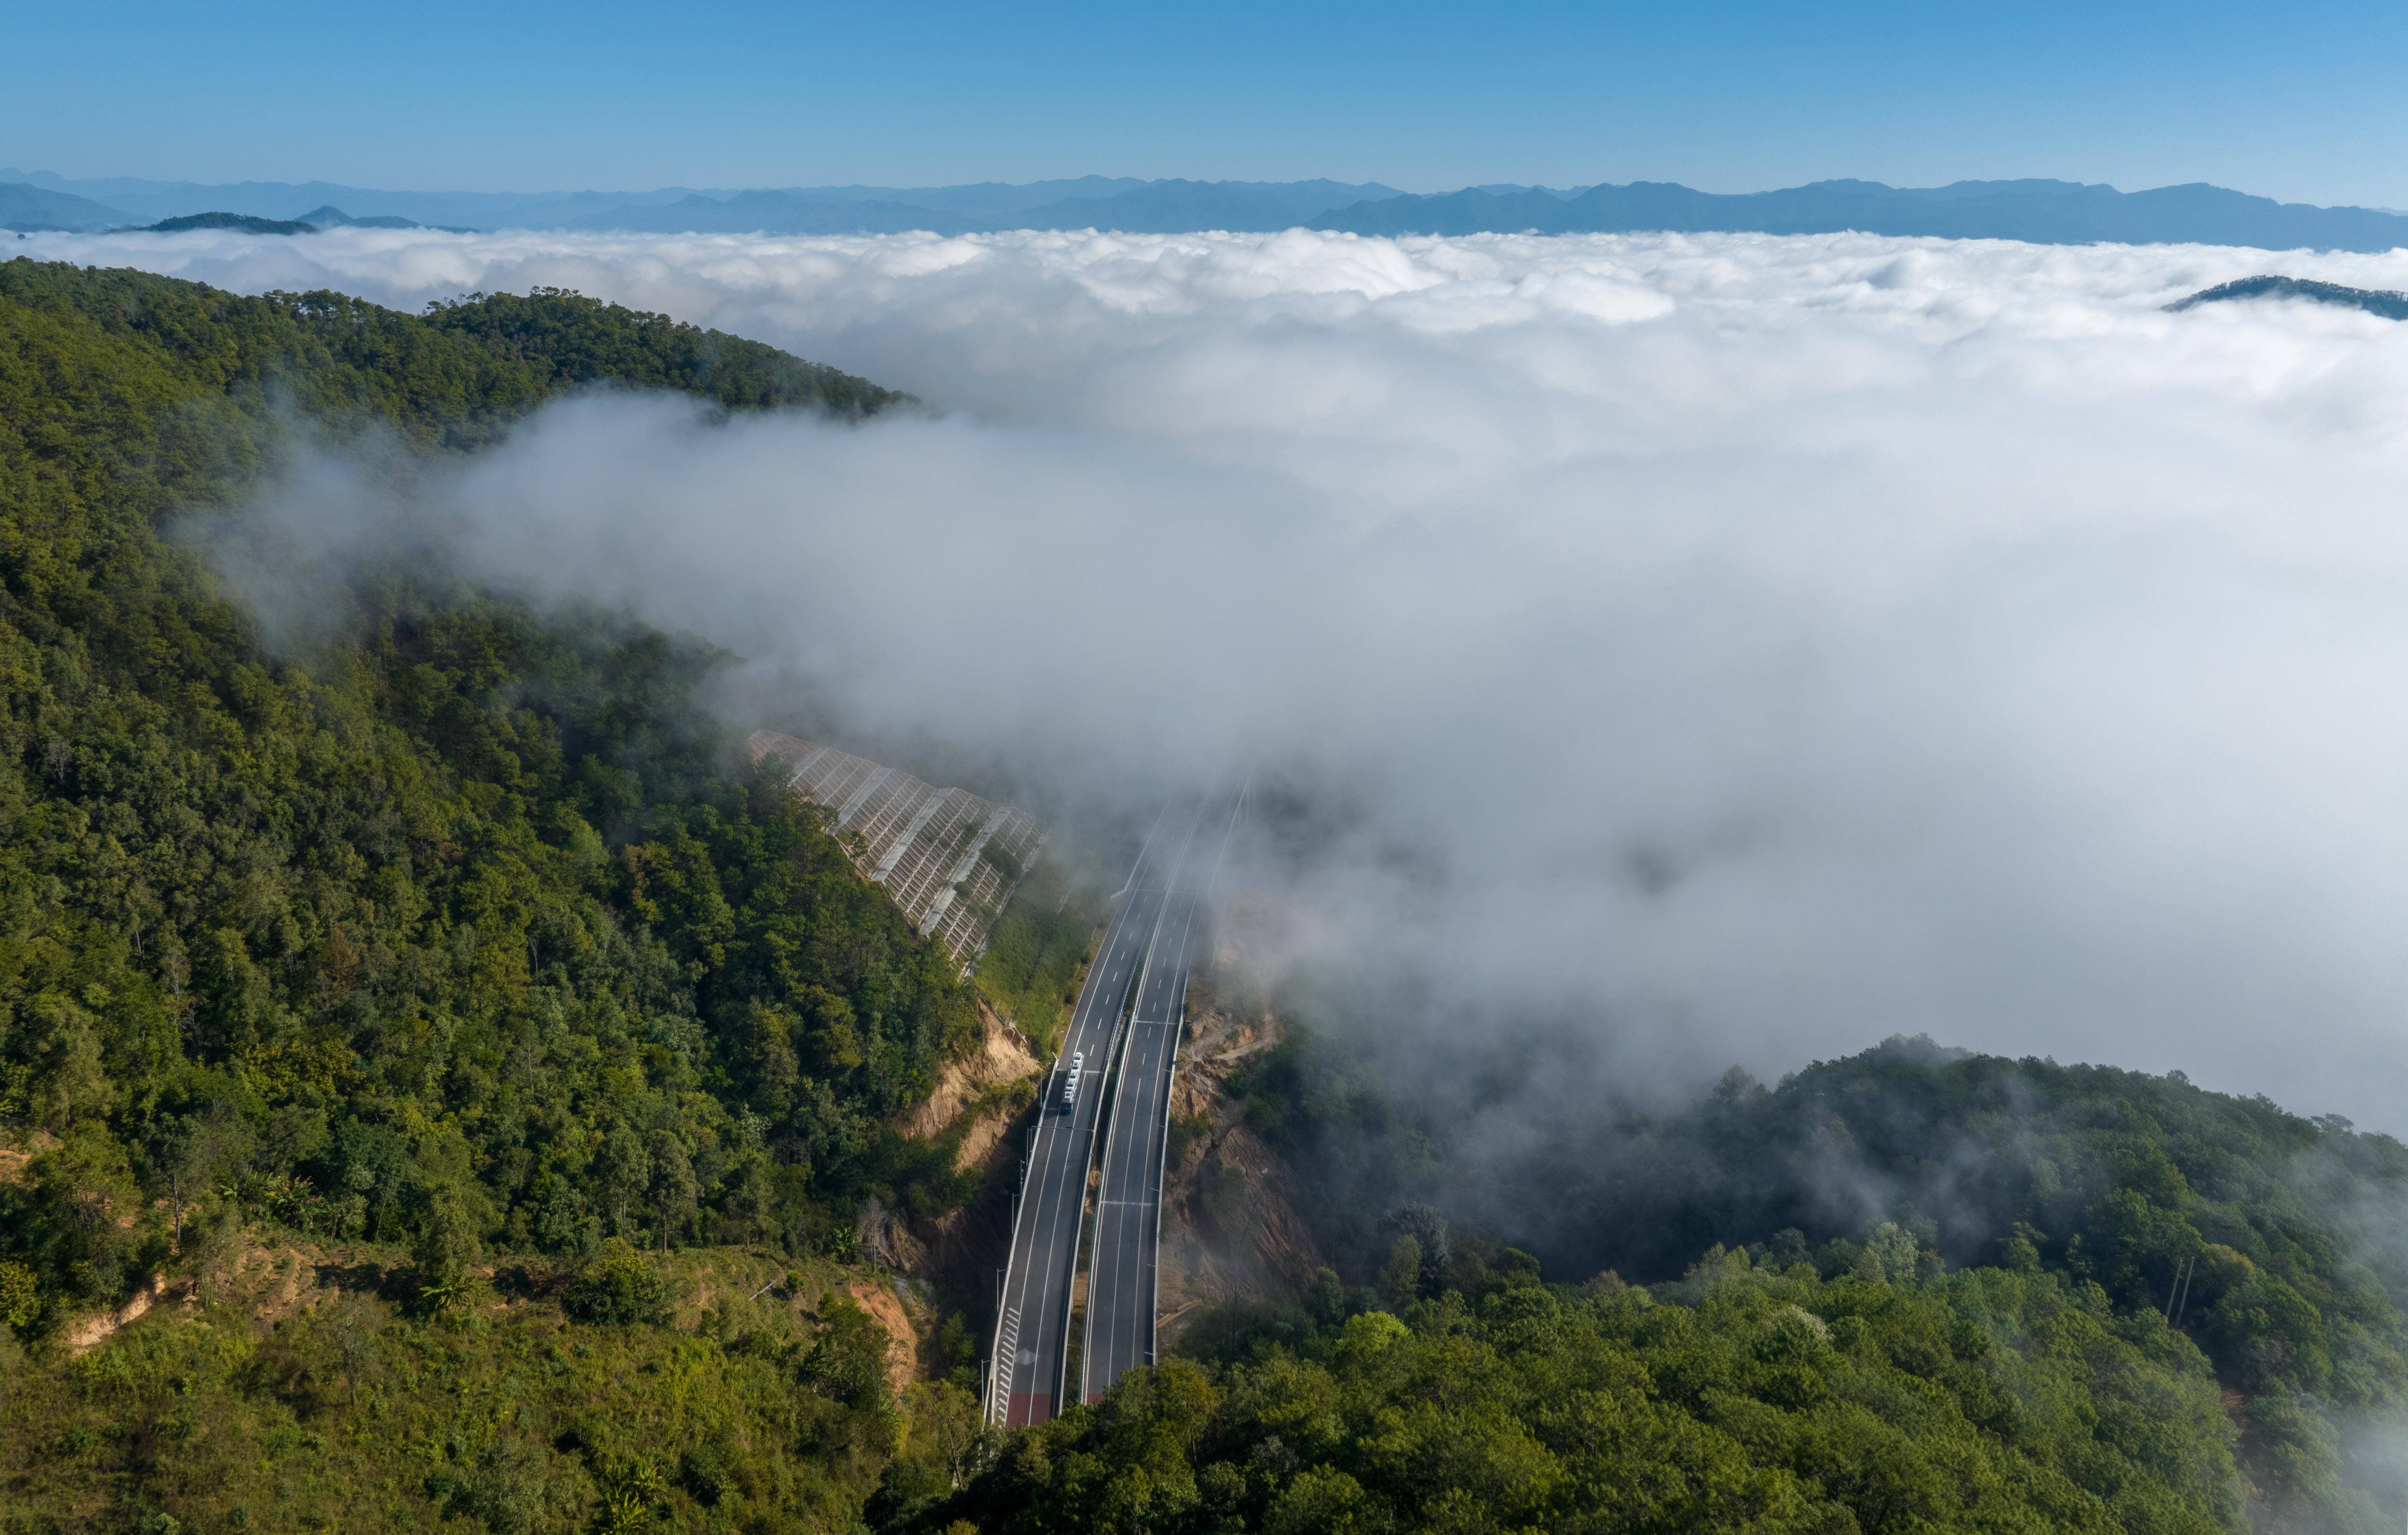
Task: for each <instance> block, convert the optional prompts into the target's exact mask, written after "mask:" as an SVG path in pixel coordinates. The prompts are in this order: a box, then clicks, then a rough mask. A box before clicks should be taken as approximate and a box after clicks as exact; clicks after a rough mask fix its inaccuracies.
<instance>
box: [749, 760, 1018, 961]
mask: <svg viewBox="0 0 2408 1535" xmlns="http://www.w3.org/2000/svg"><path fill="white" fill-rule="evenodd" d="M744 753H745V756H746V757H747V758H748V759H750V761H751V762H752V763H753V765H754V766H755V767H758V766H759V765H760V764H762V763H763V762H766V761H768V760H770V759H773V758H774V759H776V760H777V761H778V763H779V764H780V765H781V767H782V768H785V769H786V775H787V776H786V787H787V789H788V790H789V791H791V792H792V793H794V794H795V795H796V796H799V797H801V798H803V799H805V800H808V801H809V802H810V803H811V804H814V805H817V806H819V807H820V808H821V809H823V810H824V811H827V812H828V818H829V823H830V825H831V826H832V827H833V829H834V830H835V832H836V837H837V840H838V841H839V843H841V844H842V845H843V847H844V850H845V853H846V854H847V855H848V856H850V857H851V858H852V859H853V867H855V868H859V869H860V870H861V872H862V873H863V874H864V875H865V876H867V878H868V879H869V880H871V881H872V882H875V883H878V884H882V885H883V886H885V887H886V893H887V894H888V895H889V896H891V897H893V898H894V901H895V904H896V906H898V907H900V908H901V909H902V911H903V915H904V916H905V917H906V918H908V919H909V920H910V924H911V925H912V926H913V927H915V928H917V929H918V930H919V932H920V933H921V935H922V936H923V937H930V938H934V939H936V940H938V941H939V942H940V943H942V944H944V946H945V949H946V951H947V952H948V953H950V954H952V955H953V957H954V958H955V959H957V960H959V961H961V963H962V964H963V965H964V966H965V967H968V965H969V963H970V962H971V961H972V960H974V959H976V958H977V957H978V956H979V954H981V953H982V952H983V951H984V950H985V948H986V940H987V935H988V934H989V933H991V932H992V931H994V928H995V923H996V917H998V916H1000V915H1001V914H1002V912H1003V906H1004V902H1005V901H1007V900H1009V899H1010V898H1011V889H1012V886H1013V885H1015V884H1017V883H1018V882H1019V880H1020V873H1021V870H1023V869H1024V868H1026V867H1027V866H1028V861H1029V860H1030V859H1032V858H1034V857H1035V856H1036V855H1037V852H1038V849H1039V848H1040V847H1042V846H1043V845H1044V842H1045V828H1044V827H1043V826H1041V825H1039V824H1038V821H1037V818H1036V817H1034V816H1032V815H1030V814H1029V813H1028V812H1027V811H1020V810H1014V809H1012V808H1011V807H1010V806H1008V805H996V804H992V803H990V802H988V801H986V800H983V799H981V798H980V797H979V796H976V795H974V794H971V793H970V792H969V791H968V790H967V789H939V788H935V787H933V786H931V785H929V784H926V783H924V782H921V781H920V780H918V779H916V778H914V777H912V776H911V775H910V774H909V773H907V772H904V771H902V770H900V769H899V768H883V767H881V766H879V765H878V764H877V763H874V762H871V761H869V760H868V759H867V758H865V757H856V756H853V754H852V753H846V752H839V751H838V750H837V749H836V748H835V747H833V746H821V745H817V744H815V743H813V742H810V741H807V740H804V739H800V738H799V737H796V736H781V735H780V734H778V733H777V732H776V731H774V730H756V731H754V732H753V735H752V737H751V739H748V740H746V741H745V743H744Z"/></svg>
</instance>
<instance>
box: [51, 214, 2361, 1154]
mask: <svg viewBox="0 0 2408 1535" xmlns="http://www.w3.org/2000/svg"><path fill="white" fill-rule="evenodd" d="M18 249H19V250H21V251H27V252H28V253H36V254H45V255H65V256H70V257H72V258H73V259H76V260H79V261H85V262H98V263H108V264H120V263H123V264H132V265H143V266H147V267H150V268H153V269H156V270H161V271H168V272H173V273H176V274H178V275H181V276H187V277H192V278H196V279H199V280H205V281H209V282H213V283H218V284H221V285H223V286H227V287H233V288H237V289H243V290H247V291H254V292H255V291H260V290H263V289H266V288H270V287H279V288H301V287H311V286H327V287H335V288H339V289H342V290H344V291H347V292H352V293H357V294H365V295H366V296H368V297H371V298H376V299H380V300H382V301H384V302H388V303H394V304H399V305H404V306H414V305H416V304H419V303H422V302H423V301H424V300H426V299H428V298H432V297H438V296H448V295H452V294H461V293H465V292H468V291H471V290H475V289H480V288H482V289H489V290H491V289H520V290H523V289H524V288H526V287H528V286H530V285H533V284H538V283H551V284H560V285H565V286H569V287H575V288H579V289H581V290H583V291H585V292H587V293H590V294H597V295H601V296H607V297H609V298H614V299H618V300H621V301H624V302H625V303H628V304H631V305H636V306H639V307H643V308H660V309H666V310H667V311H669V312H671V313H673V314H676V315H678V316H680V317H681V318H684V319H689V320H694V321H697V322H700V323H706V324H710V325H714V326H719V327H721V328H724V329H727V330H732V331H736V332H739V333H741V334H744V335H747V336H752V337H759V338H761V339H765V340H769V341H773V342H776V343H778V344H780V345H782V346H786V347H788V348H790V349H792V350H794V351H799V352H802V353H803V354H805V355H808V356H811V357H815V358H819V359H823V360H826V361H830V362H834V363H836V364H838V365H839V366H844V367H847V368H849V369H852V370H853V371H857V372H861V373H864V374H867V375H868V376H870V377H872V378H875V379H877V380H879V381H881V382H885V383H890V384H894V385H897V386H900V387H903V388H907V389H910V390H912V391H914V392H915V393H918V394H920V395H923V396H924V397H925V398H927V399H928V400H929V401H931V402H932V403H934V404H936V405H938V406H939V407H942V408H944V409H946V410H947V411H948V412H949V414H947V415H945V416H944V417H943V418H942V419H938V420H909V421H890V422H886V423H879V424H873V425H871V426H869V427H867V428H864V429H859V430H853V429H844V428H835V427H829V426H825V425H821V424H816V423H807V422H799V421H791V420H788V421H753V422H747V423H739V424H738V425H736V426H734V427H732V428H728V429H724V430H713V429H708V428H704V427H702V426H699V425H697V424H696V423H695V421H694V420H693V418H692V417H691V416H690V415H689V414H688V413H686V412H684V411H682V410H680V409H671V408H666V407H663V406H661V405H659V404H657V403H650V402H642V401H634V400H628V399H624V398H620V399H594V400H586V401H582V402H578V403H574V404H571V405H568V406H565V407H562V408H557V409H552V410H549V411H547V412H546V413H545V414H544V415H543V416H542V417H541V418H539V419H538V422H536V423H534V424H533V425H532V426H531V427H529V428H528V429H527V430H525V431H524V432H523V433H521V434H520V435H519V436H518V437H517V438H515V439H514V440H513V441H512V442H511V443H510V444H509V446H508V447H506V448H505V449H503V450H502V451H500V452H498V453H496V454H495V455H494V456H493V457H492V458H490V459H489V460H487V461H485V462H483V463H481V464H480V465H479V466H476V467H475V468H474V469H472V470H471V471H469V472H467V473H466V474H465V475H464V476H462V477H461V478H460V480H459V481H458V483H457V484H456V485H455V486H454V487H453V491H454V493H455V494H456V496H457V497H458V502H459V505H460V506H462V507H463V508H465V509H467V510H469V511H470V512H471V513H473V514H474V519H475V523H476V525H477V526H479V527H480V528H481V529H482V530H483V531H482V533H481V535H480V538H481V543H480V549H481V552H482V555H483V557H484V558H485V559H487V560H488V561H489V562H490V563H491V564H492V566H493V567H495V569H497V570H501V571H505V572H507V573H509V575H510V576H511V577H513V578H515V579H517V580H520V581H526V582H529V583H533V584H537V585H549V586H551V587H553V588H556V589H577V590H586V591H593V592H596V593H599V594H600V595H607V596H622V597H625V598H628V599H630V600H633V601H636V602H638V604H640V605H641V606H642V607H643V608H644V609H645V610H647V611H648V612H649V613H650V614H651V615H652V616H653V617H655V618H657V619H659V620H662V621H664V622H667V623H671V624H680V625H683V626H687V627H691V628H694V629H696V630H699V631H701V632H703V633H706V634H709V635H711V636H712V637H714V638H720V639H722V640H724V641H725V642H728V643H730V644H733V645H735V646H737V647H738V648H739V649H741V650H743V651H744V652H745V653H748V654H750V655H753V656H755V657H757V658H760V659H761V660H763V661H765V662H768V663H772V664H786V665H791V666H794V667H798V668H800V669H802V670H803V671H805V672H807V673H808V674H809V675H810V676H811V677H813V678H814V679H816V680H817V681H819V683H820V684H821V685H822V686H824V688H825V689H826V691H827V694H828V696H830V697H831V698H833V699H834V700H836V701H837V702H838V704H839V705H840V706H841V707H842V708H843V709H844V710H846V711H847V713H848V715H849V717H851V718H853V719H855V720H857V721H859V722H860V724H862V726H863V727H864V728H866V729H877V730H900V729H910V728H914V727H928V728H935V729H939V730H940V731H942V732H944V733H947V734H950V735H952V736H954V737H956V738H958V739H964V740H966V741H968V742H969V743H971V744H973V745H975V746H977V747H980V748H992V749H995V750H999V751H1003V752H1006V753H1011V755H1012V756H1013V757H1014V758H1015V759H1016V760H1018V761H1020V762H1022V763H1024V764H1027V765H1030V766H1032V767H1037V768H1047V767H1052V768H1055V769H1056V770H1062V771H1066V772H1067V771H1068V770H1069V769H1067V768H1062V765H1063V764H1066V763H1071V762H1082V763H1085V764H1089V765H1090V767H1089V768H1088V769H1087V771H1088V773H1089V779H1088V782H1095V783H1097V784H1102V783H1123V784H1125V783H1130V782H1137V783H1147V784H1160V783H1166V782H1170V781H1172V780H1173V779H1175V778H1176V777H1177V776H1179V775H1180V774H1181V773H1182V772H1183V771H1188V770H1193V769H1194V768H1195V767H1196V765H1197V764H1211V763H1217V762H1219V761H1221V760H1223V759H1224V758H1226V757H1227V756H1229V755H1230V754H1232V753H1243V754H1251V756H1252V757H1253V758H1254V760H1256V761H1259V762H1262V763H1265V764H1268V765H1272V766H1275V767H1280V768H1294V769H1297V770H1299V771H1303V772H1307V773H1310V774H1312V775H1315V776H1316V777H1317V778H1318V779H1319V780H1320V781H1322V782H1330V781H1333V780H1340V779H1342V780H1345V781H1349V782H1353V783H1354V784H1355V785H1356V786H1357V791H1358V795H1359V800H1358V809H1359V811H1360V819H1359V820H1358V821H1356V822H1355V823H1354V824H1353V826H1352V829H1351V830H1350V831H1349V833H1348V834H1347V836H1346V837H1345V838H1343V839H1340V841H1339V842H1337V843H1336V844H1334V845H1333V849H1332V850H1330V851H1328V853H1327V855H1326V856H1325V857H1323V858H1322V859H1320V860H1318V861H1316V862H1315V863H1314V864H1313V865H1312V867H1311V868H1309V869H1308V870H1307V871H1306V873H1305V874H1304V876H1303V880H1302V890H1301V895H1302V897H1303V900H1304V902H1305V907H1306V909H1307V910H1309V911H1312V913H1313V914H1314V917H1315V921H1316V931H1317V933H1318V934H1319V936H1320V938H1321V939H1322V940H1324V941H1326V942H1327V943H1329V944H1331V945H1333V946H1335V947H1337V948H1339V949H1340V950H1342V951H1344V952H1347V953H1351V954H1354V955H1355V956H1356V957H1358V958H1360V959H1363V960H1365V961H1366V962H1369V963H1374V964H1377V965H1379V966H1381V967H1383V968H1387V969H1390V970H1392V971H1402V972H1405V973H1410V974H1411V975H1412V977H1413V978H1414V979H1415V980H1416V981H1417V982H1419V983H1426V989H1425V991H1424V992H1423V995H1424V996H1425V997H1426V1002H1427V1005H1428V1006H1429V1007H1430V1008H1431V1009H1432V1010H1433V1011H1434V1012H1436V1013H1437V1014H1439V1015H1442V1016H1446V1017H1451V1018H1455V1019H1465V1020H1468V1019H1471V1018H1475V1017H1481V1016H1485V1017H1488V1018H1491V1019H1495V1020H1500V1021H1510V1020H1511V1019H1512V1018H1513V1017H1514V1016H1516V1015H1517V1014H1519V1013H1522V1012H1524V1011H1531V1012H1538V1013H1544V1014H1549V1015H1555V1016H1561V1015H1563V1014H1564V1013H1565V1012H1567V1011H1570V1012H1574V1013H1577V1014H1578V1015H1580V1016H1583V1017H1587V1018H1593V1019H1596V1020H1598V1023H1597V1027H1598V1029H1599V1030H1600V1031H1603V1032H1605V1033H1607V1034H1610V1035H1611V1036H1613V1038H1614V1039H1615V1040H1618V1041H1620V1042H1621V1043H1622V1044H1623V1045H1624V1046H1629V1047H1643V1050H1644V1053H1645V1054H1646V1055H1647V1056H1648V1057H1650V1058H1653V1059H1658V1060H1662V1061H1669V1062H1671V1063H1673V1064H1675V1065H1678V1066H1680V1067H1683V1068H1687V1069H1697V1068H1707V1067H1712V1068H1719V1067H1720V1066H1722V1065H1724V1064H1727V1063H1728V1062H1729V1061H1731V1060H1734V1059H1736V1060H1740V1061H1742V1062H1743V1063H1745V1064H1747V1065H1748V1066H1750V1067H1751V1068H1752V1069H1756V1070H1758V1071H1759V1072H1772V1071H1778V1070H1780V1069H1786V1068H1789V1067H1794V1066H1796V1065H1799V1064H1801V1063H1802V1062H1804V1061H1805V1060H1807V1059H1809V1058H1812V1057H1814V1056H1818V1055H1830V1054H1840V1053H1844V1052H1848V1051H1853V1050H1855V1049H1857V1048H1860V1047H1862V1046H1864V1045H1866V1044H1869V1043H1871V1042H1872V1041H1873V1040H1877V1039H1879V1038H1881V1037H1882V1036H1884V1035H1886V1034H1889V1033H1892V1032H1900V1031H1903V1032H1914V1031H1919V1030H1928V1031H1929V1032H1931V1033H1932V1034H1933V1035H1935V1036H1936V1037H1938V1038H1940V1039H1942V1040H1945V1041H1949V1042H1955V1043H1961V1044H1966V1045H1971V1046H1974V1047H1978V1048H1983V1049H1989V1050H1997V1051H2002V1052H2007V1053H2011V1054H2021V1053H2027V1052H2029V1053H2042V1054H2055V1055H2057V1056H2058V1057H2059V1058H2061V1059H2083V1060H2100V1061H2108V1062H2114V1063H2116V1064H2122V1065H2129V1066H2137V1067H2142V1068H2144V1069H2153V1070H2163V1069H2170V1068H2172V1067H2177V1066H2179V1067H2182V1068H2185V1069H2187V1070H2188V1071H2189V1072H2190V1073H2191V1075H2192V1076H2193V1077H2194V1078H2196V1079H2199V1080H2200V1081H2201V1082H2202V1083H2205V1084H2208V1085H2212V1086H2216V1087H2222V1088H2226V1089H2230V1090H2236V1091H2241V1092H2254V1091H2260V1090H2262V1091H2265V1092H2267V1093H2270V1094H2272V1096H2273V1097H2276V1098H2278V1099H2280V1100H2282V1101H2284V1102H2286V1103H2287V1104H2290V1105H2292V1106H2294V1107H2297V1108H2300V1109H2301V1110H2303V1111H2307V1112H2324V1111H2338V1112H2344V1113H2347V1114H2349V1115H2350V1116H2352V1117H2353V1118H2356V1119H2358V1121H2359V1122H2360V1123H2362V1124H2369V1125H2376V1126H2384V1127H2387V1128H2392V1129H2408V1112H2402V1111H2401V1108H2400V1107H2399V1105H2398V1097H2397V1094H2396V1092H2395V1091H2394V1084H2395V1083H2398V1082H2399V1081H2401V1078H2402V1074H2403V1072H2408V530H2403V527H2402V516H2403V513H2408V496H2403V492H2408V325H2401V324H2395V323H2387V322H2383V321H2378V320H2374V319H2372V318H2369V317H2366V316H2363V315H2358V314H2355V313H2350V312H2345V311H2340V310H2333V309H2323V308H2309V307H2302V306H2298V305H2286V304H2256V305H2236V306H2226V307H2214V308H2207V309H2202V310H2199V311H2194V312H2191V313H2187V314H2182V315H2169V314H2165V313H2162V312H2160V310H2159V306H2160V305H2162V304H2164V303H2165V302H2167V301H2168V300H2169V299H2171V298H2174V297H2178V296H2180V295H2182V294H2186V293H2188V292H2191V291H2193V290H2195V289H2198V288H2200V287H2204V286H2206V285H2208V284H2210V283H2214V282H2217V281H2222V280H2227V279H2229V278H2233V277H2239V276H2243V275H2247V274H2250V273H2253V272H2259V271H2279V272H2286V273H2289V274H2291V275H2294V276H2303V277H2320V278H2326V279H2329V280H2337V281H2343V282H2348V283H2353V284H2356V285H2360V286H2372V287H2403V286H2408V252H2403V253H2395V254H2393V255H2390V256H2321V257H2311V256H2304V255H2282V256H2276V255H2270V254H2268V253H2266V252H2262V251H2257V252H2253V251H2231V250H2220V249H2205V248H2154V249H2122V248H2104V249H2081V248H2071V247H2029V246H2017V245H2009V244H1999V243H1965V244H1953V245H1952V244H1948V243H1944V242H1931V241H1904V240H1884V239H1873V238H1865V237H1802V238H1771V237H1570V238H1555V239H1542V238H1526V237H1476V238H1469V239H1458V240H1406V241H1400V242H1390V241H1367V240H1356V239H1353V238H1348V237H1330V236H1322V235H1316V234H1308V233H1303V232H1291V233H1288V234H1284V235H1277V236H1261V237H1255V236H1247V237H1210V236H1182V237H1110V236H1102V237H1099V236H1078V235H1022V236H994V237H972V238H963V239H951V240H940V239H936V238H913V237H896V238H844V239H784V238H734V237H612V236H597V237H561V236H553V235H505V236H492V237H451V236H441V235H435V234H430V233H421V232H387V231H343V232H339V233H336V234H330V235H325V236H320V237H313V238H309V239H306V240H259V239H250V238H242V237H227V236H222V235H214V234H203V235H186V236H177V237H156V236H138V237H38V238H37V239H36V240H34V241H30V242H25V243H23V244H21V245H20V246H19V247H18ZM300 494H302V495H304V496H305V498H306V497H307V496H310V495H315V496H319V497H320V498H323V496H324V494H325V493H324V492H323V491H322V489H320V490H312V491H307V492H303V493H300Z"/></svg>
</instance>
